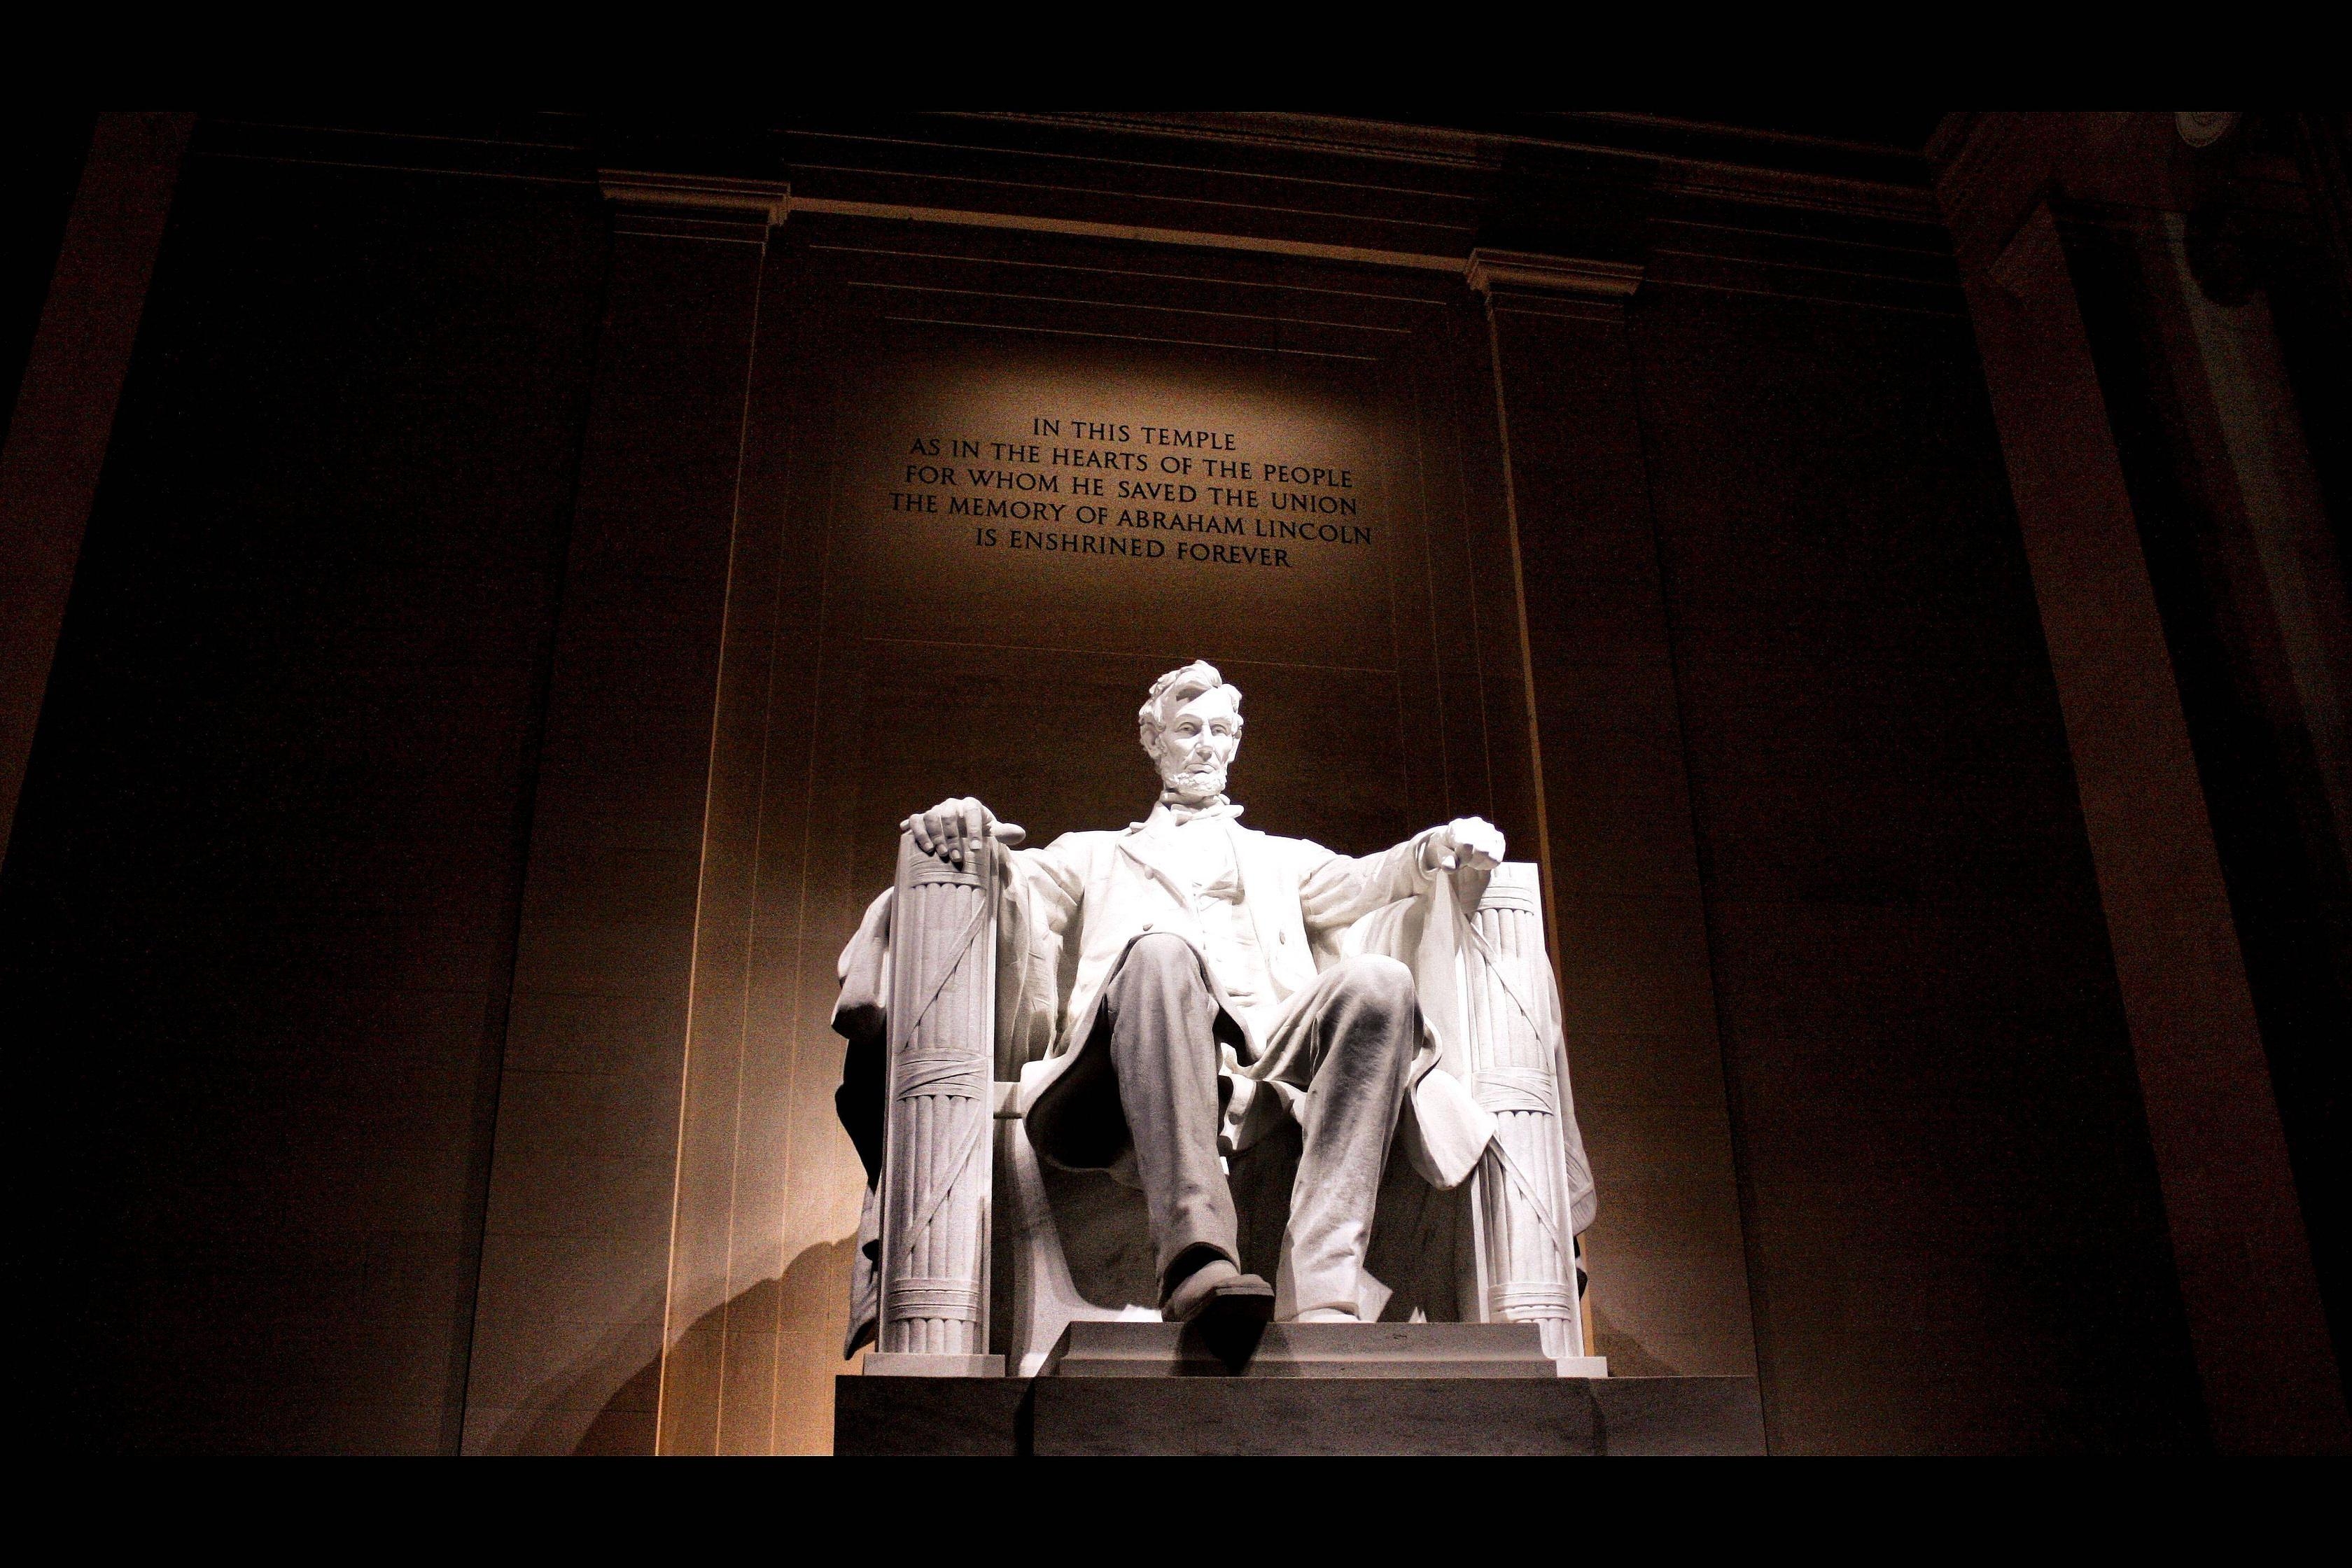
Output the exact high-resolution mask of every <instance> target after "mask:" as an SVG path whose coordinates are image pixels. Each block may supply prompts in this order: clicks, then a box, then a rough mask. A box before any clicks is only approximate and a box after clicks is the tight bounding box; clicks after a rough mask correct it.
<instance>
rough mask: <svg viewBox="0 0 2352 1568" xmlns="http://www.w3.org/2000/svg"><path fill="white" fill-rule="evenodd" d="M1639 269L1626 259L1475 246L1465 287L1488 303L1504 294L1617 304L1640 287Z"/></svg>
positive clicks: (1638, 266) (1471, 254)
mask: <svg viewBox="0 0 2352 1568" xmlns="http://www.w3.org/2000/svg"><path fill="white" fill-rule="evenodd" d="M1465 275H1466V276H1467V278H1468V279H1469V283H1470V287H1471V288H1472V289H1475V290H1476V291H1477V292H1479V293H1481V294H1484V295H1486V296H1487V297H1488V298H1489V299H1492V298H1493V297H1494V296H1495V295H1496V292H1497V291H1498V290H1499V291H1502V292H1507V293H1536V294H1546V295H1554V296H1565V297H1567V298H1570V299H1576V300H1595V301H1598V302H1601V303H1603V304H1612V305H1620V304H1622V303H1624V302H1625V301H1626V300H1630V299H1632V298H1633V290H1634V289H1639V288H1640V287H1641V286H1642V277H1643V268H1642V267H1641V266H1640V265H1639V264H1638V263H1635V262H1630V261H1591V260H1586V259H1583V258H1576V257H1567V256H1541V255H1538V254H1537V253H1535V252H1533V251H1527V250H1495V249H1489V248H1484V247H1482V248H1480V249H1477V250H1474V251H1472V252H1471V253H1470V265H1469V267H1468V268H1467V269H1466V273H1465Z"/></svg>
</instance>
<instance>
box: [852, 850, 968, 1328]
mask: <svg viewBox="0 0 2352 1568" xmlns="http://www.w3.org/2000/svg"><path fill="white" fill-rule="evenodd" d="M995 853H996V846H995V845H994V844H993V843H985V844H982V845H980V846H977V847H975V848H974V849H973V851H972V852H971V855H970V856H969V857H968V861H969V863H968V866H967V868H964V869H961V870H959V869H957V868H955V867H954V866H952V865H950V863H948V862H947V861H945V860H941V859H940V858H937V857H935V856H931V855H927V854H924V853H923V852H922V851H920V850H919V849H917V848H916V847H915V845H914V840H913V838H912V837H911V836H907V837H902V838H901V839H900V841H899V846H898V900H897V907H896V910H894V912H893V915H892V919H891V932H890V945H891V964H892V973H891V988H890V1010H889V1021H890V1034H889V1044H890V1100H889V1110H888V1125H887V1138H886V1142H885V1145H884V1155H883V1166H882V1322H881V1332H880V1343H879V1344H878V1345H877V1352H878V1357H869V1359H868V1370H869V1371H882V1370H907V1371H924V1372H933V1373H957V1372H962V1373H984V1372H988V1371H992V1370H995V1369H994V1368H993V1367H991V1366H989V1365H985V1364H983V1363H984V1362H985V1361H986V1360H987V1359H988V1358H987V1357H986V1352H987V1350H988V1284H989V1278H988V1276H989V1239H990V1238H989V1219H990V1194H991V1173H992V1164H993V1159H992V1153H993V1151H992V1147H991V1144H992V1139H991V1138H990V1136H989V1134H990V1131H991V1130H992V1125H993V1122H994V1115H995V1112H994V1106H993V1104H992V1100H991V1094H990V1081H991V1079H992V1068H993V1061H994V1038H995V1032H996V1027H995V994H996V910H995V900H996V882H995V863H994V857H995ZM900 1356H920V1357H924V1358H926V1362H925V1363H924V1364H921V1365H915V1364H910V1363H908V1364H903V1365H902V1366H901V1367H877V1366H875V1365H873V1362H874V1361H875V1360H876V1359H880V1360H883V1361H885V1362H890V1361H895V1359H896V1358H898V1357H900ZM930 1358H955V1359H953V1360H940V1361H934V1360H932V1359H930Z"/></svg>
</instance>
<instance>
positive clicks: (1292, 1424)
mask: <svg viewBox="0 0 2352 1568" xmlns="http://www.w3.org/2000/svg"><path fill="white" fill-rule="evenodd" d="M834 1400H835V1403H834V1451H835V1453H837V1454H843V1455H891V1454H907V1455H915V1454H1001V1455H1032V1454H1034V1455H1055V1454H1251V1455H1255V1454H1265V1455H1278V1454H1528V1455H1535V1454H1557V1455H1595V1456H1598V1455H1602V1454H1761V1453H1762V1452H1763V1451H1764V1426H1763V1418H1762V1411H1761V1407H1760V1406H1759V1403H1758V1399H1757V1389H1756V1383H1755V1380H1754V1379H1753V1378H1744V1377H1636V1378H1580V1377H1562V1376H1559V1374H1558V1371H1557V1365H1556V1363H1555V1362H1554V1361H1553V1360H1552V1358H1550V1357H1549V1356H1548V1355H1547V1354H1546V1353H1545V1347H1544V1344H1543V1341H1542V1336H1541V1331H1540V1329H1539V1327H1538V1325H1537V1324H1535V1323H1533V1322H1521V1323H1383V1324H1373V1325H1356V1324H1315V1323H1277V1324H1274V1325H1271V1326H1270V1327H1267V1328H1266V1329H1265V1330H1264V1331H1263V1332H1262V1333H1260V1334H1258V1335H1256V1336H1255V1337H1254V1338H1253V1339H1251V1340H1250V1342H1247V1343H1232V1342H1228V1343H1222V1344H1220V1343H1213V1342H1207V1341H1204V1340H1203V1339H1202V1337H1201V1336H1200V1335H1199V1333H1198V1332H1197V1331H1194V1330H1192V1329H1190V1328H1186V1327H1180V1326H1179V1325H1176V1324H1171V1323H1073V1324H1071V1325H1070V1328H1069V1330H1068V1331H1066V1333H1065V1334H1064V1335H1063V1336H1062V1338H1061V1341H1060V1342H1059V1343H1057V1344H1056V1345H1055V1347H1054V1350H1053V1352H1052V1353H1051V1355H1050V1356H1049V1357H1048V1358H1047V1361H1046V1366H1045V1373H1042V1374H1041V1375H1039V1376H1037V1377H1035V1378H1031V1379H1021V1378H989V1377H889V1378H862V1377H842V1378H837V1379H835V1395H834Z"/></svg>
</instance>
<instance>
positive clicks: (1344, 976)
mask: <svg viewBox="0 0 2352 1568" xmlns="http://www.w3.org/2000/svg"><path fill="white" fill-rule="evenodd" d="M1317 987H1318V992H1320V994H1319V995H1318V997H1317V998H1316V999H1315V1002H1314V1003H1313V1004H1312V1005H1313V1006H1314V1008H1315V1016H1314V1017H1313V1018H1312V1020H1311V1021H1309V1023H1308V1026H1307V1034H1306V1039H1305V1042H1304V1043H1305V1045H1306V1047H1307V1061H1306V1062H1305V1063H1304V1064H1303V1065H1304V1066H1305V1068H1306V1069H1307V1071H1306V1075H1305V1076H1306V1078H1307V1097H1306V1101H1305V1103H1304V1104H1303V1105H1302V1106H1301V1107H1300V1108H1299V1120H1300V1123H1301V1128H1302V1131H1304V1133H1305V1148H1304V1150H1303V1152H1301V1154H1300V1156H1299V1161H1298V1178H1297V1183H1296V1184H1294V1185H1293V1186H1292V1188H1291V1197H1290V1228H1289V1240H1288V1245H1287V1249H1286V1253H1285V1256H1284V1258H1283V1268H1284V1271H1285V1273H1286V1275H1287V1279H1286V1281H1285V1288H1286V1294H1287V1296H1288V1298H1289V1300H1288V1301H1287V1302H1286V1306H1287V1307H1288V1309H1289V1310H1292V1311H1293V1312H1294V1313H1296V1314H1297V1315H1300V1316H1305V1315H1308V1314H1312V1315H1314V1316H1317V1317H1321V1316H1325V1315H1327V1314H1328V1315H1340V1316H1347V1317H1353V1316H1354V1315H1355V1313H1356V1306H1357V1300H1358V1292H1359V1290H1360V1287H1361V1280H1362V1273H1363V1265H1364V1254H1365V1251H1366V1249H1367V1247H1368V1246H1369V1244H1370V1240H1371V1230H1372V1211H1373V1209H1374V1208H1375V1206H1376V1205H1377V1204H1378V1202H1379V1199H1380V1191H1381V1171H1382V1169H1383V1168H1384V1167H1385V1166H1386V1164H1387V1162H1388V1152H1389V1145H1390V1143H1391V1141H1392V1140H1393V1138H1394V1136H1395V1133H1396V1126H1397V1118H1398V1116H1399V1115H1400V1114H1401V1113H1402V1110H1403V1109H1404V1096H1405V1089H1406V1088H1407V1086H1408V1083H1409V1080H1410V1078H1411V1074H1412V1058H1413V1053H1414V1051H1415V1050H1416V1049H1417V1048H1418V1047H1419V1045H1420V1029H1419V1025H1418V1023H1417V1019H1416V1015H1415V1012H1414V1004H1413V988H1412V971H1411V970H1408V969H1407V968H1405V966H1404V965H1403V964H1402V963H1398V962H1397V961H1396V960H1394V959H1392V958H1380V957H1374V956H1370V955H1366V956H1363V957H1359V958H1350V959H1347V960H1344V961H1342V962H1341V963H1337V964H1334V965H1333V966H1332V967H1331V968H1330V969H1328V970H1326V971H1325V972H1324V973H1323V974H1322V975H1321V976H1320V977H1319V979H1318V982H1317ZM1286 1076H1292V1077H1293V1079H1294V1081H1296V1077H1297V1074H1296V1069H1294V1070H1293V1073H1292V1074H1291V1075H1286Z"/></svg>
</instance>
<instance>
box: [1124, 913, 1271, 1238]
mask: <svg viewBox="0 0 2352 1568" xmlns="http://www.w3.org/2000/svg"><path fill="white" fill-rule="evenodd" d="M1103 1012H1104V1016H1105V1017H1106V1019H1107V1020H1108V1026H1109V1031H1110V1058H1111V1070H1112V1072H1113V1074H1114V1075H1115V1076H1116V1077H1117V1078H1118V1100H1119V1106H1120V1108H1121V1109H1122V1110H1124V1111H1125V1112H1126V1114H1127V1126H1128V1131H1129V1136H1130V1137H1132V1138H1133V1139H1134V1141H1135V1164H1136V1173H1137V1175H1138V1176H1139V1178H1140V1179H1141V1181H1142V1184H1143V1198H1144V1203H1145V1205H1147V1206H1148V1207H1149V1209H1150V1215H1151V1239H1152V1245H1153V1248H1154V1250H1155V1252H1156V1253H1157V1255H1158V1264H1159V1270H1160V1279H1162V1280H1163V1281H1164V1280H1166V1279H1168V1277H1169V1270H1170V1268H1171V1267H1172V1266H1174V1265H1175V1264H1176V1263H1177V1261H1178V1260H1179V1259H1180V1258H1185V1255H1186V1254H1187V1253H1196V1249H1197V1250H1198V1251H1202V1252H1206V1253H1213V1254H1214V1255H1215V1256H1217V1257H1220V1258H1224V1259H1225V1260H1226V1261H1228V1262H1231V1263H1236V1264H1237V1263H1239V1262H1240V1260H1241V1241H1240V1232H1239V1227H1238V1226H1236V1224H1235V1223H1234V1198H1233V1194H1232V1192H1231V1191H1230V1190H1229V1189H1228V1188H1227V1187H1226V1185H1225V1173H1224V1168H1223V1166H1222V1165H1220V1164H1219V1163H1218V1162H1217V1128H1218V1113H1219V1106H1218V1104H1217V1038H1216V1032H1215V1029H1216V1018H1217V1001H1216V998H1215V996H1213V994H1211V993H1210V991H1209V984H1208V981H1207V979H1206V977H1205V976H1204V975H1202V973H1201V958H1200V955H1199V954H1198V953H1197V952H1194V951H1193V950H1192V945H1191V944H1190V943H1188V942H1185V941H1184V940H1183V939H1182V938H1181V937H1174V936H1168V935H1165V934H1160V935H1152V936H1145V937H1142V938H1139V940H1138V941H1137V942H1135V944H1134V945H1133V946H1132V947H1130V948H1129V949H1128V951H1127V958H1126V961H1125V962H1124V963H1121V964H1120V965H1119V967H1118V973H1117V974H1115V975H1113V976H1112V977H1111V981H1110V984H1108V986H1107V987H1106V988H1105V990H1104V992H1103ZM1198 1260H1199V1258H1198V1256H1197V1255H1196V1256H1195V1257H1194V1258H1191V1259H1187V1261H1191V1262H1197V1261H1198Z"/></svg>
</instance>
